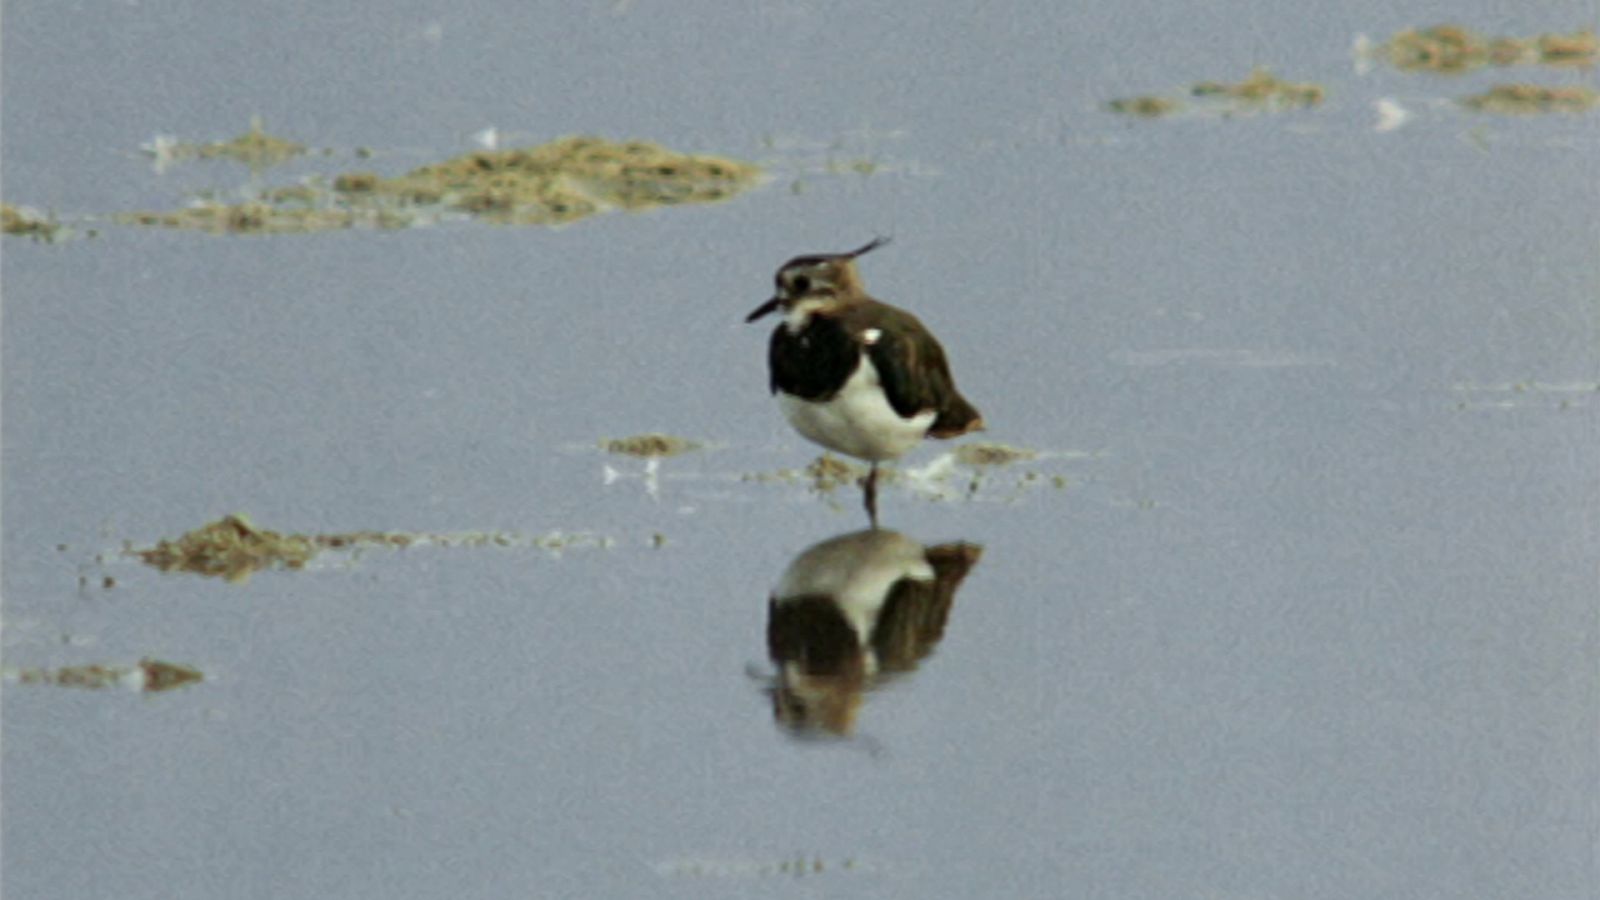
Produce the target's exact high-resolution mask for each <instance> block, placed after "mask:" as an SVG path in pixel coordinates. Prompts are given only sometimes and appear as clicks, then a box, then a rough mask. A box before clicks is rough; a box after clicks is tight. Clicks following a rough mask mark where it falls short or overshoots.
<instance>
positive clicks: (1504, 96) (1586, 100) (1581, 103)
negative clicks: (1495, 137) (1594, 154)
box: [1459, 84, 1600, 116]
mask: <svg viewBox="0 0 1600 900" xmlns="http://www.w3.org/2000/svg"><path fill="white" fill-rule="evenodd" d="M1459 102H1460V104H1461V105H1462V106H1464V107H1466V108H1467V109H1470V110H1474V111H1476V112H1486V113H1495V114H1498V115H1503V116H1536V115H1544V114H1548V113H1565V114H1567V115H1578V114H1580V113H1586V112H1588V111H1589V110H1591V109H1594V108H1595V106H1596V105H1597V104H1600V93H1597V92H1596V91H1595V89H1594V88H1591V87H1582V86H1580V87H1544V86H1542V85H1537V84H1497V85H1495V86H1494V87H1492V88H1490V89H1489V90H1487V91H1485V92H1484V93H1482V94H1474V95H1472V96H1470V97H1463V98H1461V100H1460V101H1459Z"/></svg>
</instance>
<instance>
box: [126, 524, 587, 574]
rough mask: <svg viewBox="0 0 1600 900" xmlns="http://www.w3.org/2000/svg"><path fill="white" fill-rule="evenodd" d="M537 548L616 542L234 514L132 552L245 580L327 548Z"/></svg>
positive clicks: (294, 565)
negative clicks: (296, 530) (304, 529)
mask: <svg viewBox="0 0 1600 900" xmlns="http://www.w3.org/2000/svg"><path fill="white" fill-rule="evenodd" d="M423 544H427V545H432V546H436V547H508V548H509V547H535V548H538V549H541V550H547V551H549V552H551V553H560V552H561V551H563V550H567V549H572V548H575V547H597V548H608V547H610V546H612V544H613V541H612V539H611V538H608V537H604V536H601V535H595V534H590V533H588V532H564V531H552V532H549V533H547V534H543V535H537V536H529V535H521V534H508V533H505V532H496V531H467V532H456V533H449V534H428V533H413V532H404V531H350V532H341V533H335V534H313V535H305V534H289V535H284V534H279V533H278V532H276V531H268V530H267V529H264V528H258V527H257V526H256V525H255V524H254V523H253V522H251V521H250V519H249V518H248V517H247V516H244V515H238V514H235V515H229V516H224V517H222V518H221V519H218V520H217V521H215V522H212V523H210V524H209V525H205V526H202V527H200V528H197V529H195V530H194V531H191V532H189V533H188V534H185V535H183V536H182V537H180V538H178V539H177V540H163V541H161V542H160V543H158V544H156V546H154V547H151V548H148V549H145V550H133V551H131V552H132V553H133V554H134V555H135V556H138V557H139V558H140V559H142V560H143V561H144V562H145V563H146V564H148V565H151V566H154V567H155V568H158V569H160V570H161V571H163V572H190V573H193V574H196V575H208V576H213V577H219V578H223V579H225V580H227V581H230V582H236V583H237V582H243V581H246V580H248V579H249V577H250V576H251V575H252V574H254V573H255V572H258V571H261V570H262V569H269V568H280V569H303V568H305V566H306V564H307V563H309V562H310V561H311V560H312V559H313V558H314V557H316V555H317V554H318V553H321V552H322V551H324V550H356V549H360V548H364V547H386V548H393V549H398V548H403V547H412V546H417V545H423Z"/></svg>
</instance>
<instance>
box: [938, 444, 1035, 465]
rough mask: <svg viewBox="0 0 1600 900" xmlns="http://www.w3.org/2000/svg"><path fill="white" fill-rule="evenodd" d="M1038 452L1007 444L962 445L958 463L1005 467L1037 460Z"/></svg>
mask: <svg viewBox="0 0 1600 900" xmlns="http://www.w3.org/2000/svg"><path fill="white" fill-rule="evenodd" d="M1038 456H1039V453H1038V451H1036V450H1029V449H1027V448H1026V447H1009V446H1007V445H1005V444H962V445H961V446H960V447H957V448H956V451H955V457H956V462H958V463H961V464H962V465H965V466H1005V465H1010V464H1011V463H1017V462H1026V461H1027V460H1030V459H1037V458H1038Z"/></svg>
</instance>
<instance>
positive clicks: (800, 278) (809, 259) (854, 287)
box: [744, 238, 889, 322]
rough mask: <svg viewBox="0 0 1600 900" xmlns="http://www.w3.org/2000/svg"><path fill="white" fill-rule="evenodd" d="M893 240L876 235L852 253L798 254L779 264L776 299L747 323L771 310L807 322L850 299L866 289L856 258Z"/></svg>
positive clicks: (760, 308)
mask: <svg viewBox="0 0 1600 900" xmlns="http://www.w3.org/2000/svg"><path fill="white" fill-rule="evenodd" d="M887 243H889V239H888V238H873V239H872V241H871V242H870V243H868V244H866V245H865V246H862V247H857V248H856V249H854V250H851V251H850V252H848V253H829V254H820V255H815V256H796V257H795V258H794V259H791V260H789V261H788V262H786V263H784V264H783V265H782V266H779V267H778V274H776V275H774V276H773V279H772V280H773V283H774V285H775V287H776V290H775V291H774V293H773V295H772V299H770V300H768V301H767V302H765V303H763V304H761V305H760V306H758V307H756V308H755V309H754V310H752V311H751V313H750V315H748V316H745V319H744V320H745V321H746V322H754V321H755V320H757V319H759V318H761V317H762V316H765V315H767V314H768V313H773V312H778V311H780V310H781V311H782V312H783V313H784V315H786V316H788V317H789V318H790V320H791V322H794V321H799V322H804V320H805V319H806V318H808V317H809V316H810V315H811V313H813V312H816V311H817V310H819V309H827V308H830V307H833V306H837V305H839V304H840V303H846V302H849V301H850V300H851V299H854V298H855V297H858V296H863V295H864V294H865V291H864V290H863V289H862V287H861V275H860V274H859V273H858V272H857V271H856V257H858V256H861V255H862V254H864V253H869V252H871V251H873V250H876V249H877V248H879V247H882V246H883V245H884V244H887Z"/></svg>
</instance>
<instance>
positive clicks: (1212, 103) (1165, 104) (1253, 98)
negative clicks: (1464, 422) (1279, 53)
mask: <svg viewBox="0 0 1600 900" xmlns="http://www.w3.org/2000/svg"><path fill="white" fill-rule="evenodd" d="M1188 96H1189V98H1190V99H1191V100H1192V101H1193V102H1194V103H1195V104H1196V105H1195V106H1194V108H1193V111H1194V112H1196V113H1199V114H1209V115H1221V116H1234V115H1245V114H1250V113H1258V112H1283V111H1287V110H1293V109H1307V108H1309V107H1312V106H1317V105H1319V104H1321V103H1322V101H1323V99H1324V98H1325V96H1326V92H1325V91H1324V90H1323V88H1322V86H1321V85H1318V84H1312V83H1310V82H1293V81H1284V80H1283V79H1281V78H1279V77H1277V76H1276V75H1273V74H1272V72H1271V71H1270V70H1268V69H1266V68H1264V67H1261V66H1257V67H1256V68H1254V69H1252V70H1251V71H1250V75H1249V77H1247V78H1245V79H1244V80H1243V81H1239V82H1233V83H1229V82H1222V81H1201V82H1197V83H1195V84H1194V85H1191V86H1190V88H1189V90H1188ZM1106 109H1107V110H1109V111H1111V112H1114V113H1118V114H1121V115H1128V116H1136V117H1139V118H1144V119H1159V118H1163V117H1166V116H1171V115H1174V114H1176V113H1179V112H1184V111H1186V110H1188V109H1189V107H1186V106H1185V105H1184V102H1183V101H1182V100H1179V99H1177V98H1173V97H1163V96H1159V95H1155V94H1146V95H1142V96H1138V97H1128V98H1124V99H1119V100H1112V101H1111V102H1109V103H1107V104H1106Z"/></svg>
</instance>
